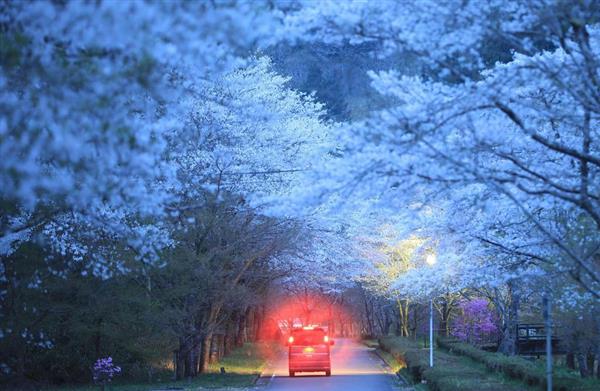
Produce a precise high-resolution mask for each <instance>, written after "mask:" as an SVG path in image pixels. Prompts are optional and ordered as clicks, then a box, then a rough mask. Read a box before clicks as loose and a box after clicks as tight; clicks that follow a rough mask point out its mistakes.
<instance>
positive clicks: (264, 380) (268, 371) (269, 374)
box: [254, 363, 275, 387]
mask: <svg viewBox="0 0 600 391" xmlns="http://www.w3.org/2000/svg"><path fill="white" fill-rule="evenodd" d="M274 377H275V369H274V368H273V365H272V363H269V364H267V366H265V369H263V371H262V372H261V373H260V374H259V375H257V376H256V380H255V381H254V385H255V386H256V387H267V386H268V385H269V384H271V382H272V381H273V378H274Z"/></svg>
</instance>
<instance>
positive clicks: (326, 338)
mask: <svg viewBox="0 0 600 391" xmlns="http://www.w3.org/2000/svg"><path fill="white" fill-rule="evenodd" d="M323 342H325V343H329V335H326V336H324V337H323Z"/></svg>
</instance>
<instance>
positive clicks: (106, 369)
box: [92, 357, 121, 389]
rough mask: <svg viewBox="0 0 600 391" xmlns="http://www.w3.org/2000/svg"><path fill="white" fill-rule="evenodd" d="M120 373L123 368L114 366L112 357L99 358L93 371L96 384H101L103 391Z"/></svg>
mask: <svg viewBox="0 0 600 391" xmlns="http://www.w3.org/2000/svg"><path fill="white" fill-rule="evenodd" d="M119 373H121V367H118V366H116V365H114V364H113V361H112V357H105V358H99V359H98V360H96V362H95V363H94V368H93V369H92V377H93V379H94V383H96V384H101V385H102V389H104V386H105V385H106V384H107V383H110V381H111V380H112V378H113V377H114V376H115V375H118V374H119Z"/></svg>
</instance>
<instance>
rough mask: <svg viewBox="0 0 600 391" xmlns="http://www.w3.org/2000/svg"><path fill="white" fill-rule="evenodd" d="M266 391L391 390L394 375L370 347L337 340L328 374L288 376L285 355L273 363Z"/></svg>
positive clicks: (347, 340) (332, 350)
mask: <svg viewBox="0 0 600 391" xmlns="http://www.w3.org/2000/svg"><path fill="white" fill-rule="evenodd" d="M273 371H274V376H273V378H272V380H271V381H270V382H269V385H268V386H267V390H268V391H313V390H314V391H321V390H323V391H359V390H383V391H385V390H394V389H397V388H395V387H394V384H395V383H394V376H393V375H391V374H389V373H388V372H386V369H385V367H384V364H383V362H382V361H381V359H380V358H379V357H378V356H377V355H376V354H375V353H374V352H373V349H370V348H368V347H366V346H364V345H362V344H360V343H358V342H354V341H352V340H349V339H336V340H335V345H334V346H332V349H331V376H330V377H327V376H325V375H324V374H323V373H298V374H296V377H289V376H288V359H287V354H286V355H284V356H282V357H281V358H280V359H279V360H277V362H276V363H275V364H274V368H273Z"/></svg>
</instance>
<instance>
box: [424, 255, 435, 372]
mask: <svg viewBox="0 0 600 391" xmlns="http://www.w3.org/2000/svg"><path fill="white" fill-rule="evenodd" d="M425 262H426V263H427V264H428V265H429V266H433V265H435V263H436V262H437V257H436V256H435V253H429V254H427V256H426V257H425ZM429 367H430V368H433V297H431V298H430V299H429Z"/></svg>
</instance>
